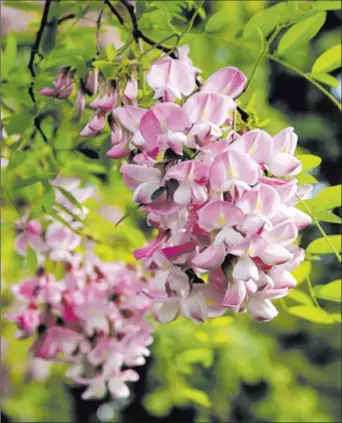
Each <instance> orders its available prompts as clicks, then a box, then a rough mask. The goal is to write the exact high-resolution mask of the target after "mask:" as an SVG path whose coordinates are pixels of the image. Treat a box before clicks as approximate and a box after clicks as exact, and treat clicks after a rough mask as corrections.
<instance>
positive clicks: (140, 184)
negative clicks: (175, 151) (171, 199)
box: [120, 164, 162, 204]
mask: <svg viewBox="0 0 342 423" xmlns="http://www.w3.org/2000/svg"><path fill="white" fill-rule="evenodd" d="M120 172H121V173H122V174H123V178H124V181H125V182H126V184H127V185H128V186H129V187H130V188H131V189H133V190H135V191H134V196H133V200H134V202H136V203H138V204H147V203H149V202H151V201H152V198H151V197H152V195H153V193H154V192H155V191H156V190H157V189H159V188H160V187H161V183H162V182H161V181H162V173H161V171H160V170H159V169H157V168H154V167H148V166H140V165H136V164H126V165H123V166H121V168H120Z"/></svg>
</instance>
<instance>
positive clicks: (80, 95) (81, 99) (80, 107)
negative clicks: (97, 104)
mask: <svg viewBox="0 0 342 423" xmlns="http://www.w3.org/2000/svg"><path fill="white" fill-rule="evenodd" d="M85 103H86V101H85V92H84V90H83V88H79V89H78V91H77V95H76V100H75V108H76V119H77V120H80V119H81V117H82V115H83V112H84V108H85Z"/></svg>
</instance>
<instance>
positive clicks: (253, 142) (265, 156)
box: [231, 129, 273, 165]
mask: <svg viewBox="0 0 342 423" xmlns="http://www.w3.org/2000/svg"><path fill="white" fill-rule="evenodd" d="M231 146H232V148H237V149H239V150H242V151H243V152H244V153H246V154H248V155H249V156H250V157H251V158H252V159H253V160H255V161H256V162H257V163H259V164H261V165H264V164H265V163H266V162H268V161H269V160H270V157H271V154H272V149H273V140H272V137H271V136H270V135H269V134H268V133H267V132H265V131H262V130H260V129H254V130H252V131H249V132H246V133H244V134H243V135H242V136H240V137H238V138H237V139H236V140H235V141H234V142H233V143H232V144H231Z"/></svg>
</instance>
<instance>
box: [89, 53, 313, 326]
mask: <svg viewBox="0 0 342 423" xmlns="http://www.w3.org/2000/svg"><path fill="white" fill-rule="evenodd" d="M187 54H188V48H187V46H183V47H182V48H181V49H179V51H178V58H177V59H175V58H172V57H169V56H167V57H164V58H162V59H160V60H158V61H156V62H155V63H153V64H152V66H151V68H150V69H149V71H148V73H147V75H146V81H147V83H148V84H149V85H150V87H151V88H152V89H153V91H154V100H155V103H154V104H153V105H152V107H151V108H150V109H145V108H141V107H139V106H137V105H133V104H124V105H122V106H121V107H114V108H113V109H111V107H112V106H113V105H115V104H116V101H113V102H112V103H111V104H110V106H111V107H109V106H108V108H107V107H104V106H103V105H101V104H100V103H101V100H100V101H99V104H98V109H99V113H102V114H103V113H106V114H107V113H108V114H109V117H110V119H109V121H110V124H111V131H112V144H113V146H112V148H111V149H110V150H109V151H108V153H107V155H108V156H109V157H111V158H116V159H120V158H124V157H128V159H129V163H128V164H124V165H123V166H122V167H121V169H120V170H121V173H122V175H123V178H124V181H125V183H126V184H127V186H128V187H129V188H130V189H132V191H134V194H133V200H134V202H135V203H137V204H138V205H140V206H141V208H142V210H143V211H145V212H147V220H148V223H149V224H150V225H151V226H152V227H154V228H155V229H157V230H158V235H157V237H156V238H155V239H154V240H153V241H152V242H151V243H150V245H148V246H147V247H144V248H142V249H140V250H137V251H135V252H134V255H135V257H136V259H142V260H143V261H144V268H145V270H146V271H149V272H152V278H151V279H150V281H149V285H148V288H147V289H145V290H144V294H145V295H146V296H147V297H148V298H150V299H151V300H152V301H153V302H154V303H155V306H154V312H153V313H154V316H155V317H156V319H157V320H158V321H160V322H170V321H172V320H174V319H175V318H177V316H178V315H182V316H184V317H188V318H191V319H193V321H195V322H198V321H199V322H202V321H204V320H205V319H206V318H207V317H213V316H218V315H221V314H223V313H224V312H225V311H226V309H227V308H231V309H233V310H234V311H235V312H243V311H247V312H248V313H249V314H250V315H251V316H252V317H253V318H255V319H259V320H265V321H267V320H271V319H272V318H274V317H275V316H276V315H277V313H278V312H277V310H276V308H275V307H274V305H273V304H272V302H271V300H273V299H276V298H281V297H283V296H285V295H286V294H287V292H288V290H289V289H291V288H292V287H293V286H294V285H295V283H296V281H295V279H294V278H293V276H292V275H291V273H290V272H291V270H293V269H294V268H295V267H296V266H298V264H299V263H300V262H301V261H302V260H303V259H304V252H303V250H302V249H300V248H299V247H297V246H296V245H294V241H295V239H296V238H297V235H298V231H299V230H301V229H302V228H304V227H305V226H306V225H308V224H309V223H310V221H311V220H310V217H309V216H308V215H306V214H305V213H303V212H301V211H299V210H297V209H296V208H295V207H294V206H295V205H296V203H297V202H298V201H300V199H302V198H306V197H307V196H308V195H309V193H310V189H311V187H310V186H307V185H304V186H298V182H297V180H296V179H293V178H291V177H292V176H293V175H296V174H298V173H300V172H301V162H300V161H299V160H298V159H297V158H295V157H294V152H295V149H296V145H297V135H296V134H295V132H294V130H293V128H291V127H289V128H286V129H284V130H283V131H281V132H279V133H278V134H276V135H275V136H273V137H272V136H270V135H269V134H268V133H266V132H265V131H262V130H260V129H254V130H249V131H245V130H244V129H243V128H240V129H238V130H237V128H236V125H237V122H236V111H237V108H238V106H237V102H236V98H237V97H238V96H240V95H241V94H242V92H243V90H244V88H245V85H246V82H247V78H246V76H245V75H244V74H243V73H242V72H241V71H239V70H238V69H236V68H234V67H226V68H223V69H221V70H219V71H217V72H215V73H214V74H213V75H211V76H210V77H209V78H208V79H207V80H206V81H205V82H204V84H203V85H201V84H200V83H199V81H198V79H197V75H198V69H196V68H194V67H193V64H192V62H191V61H190V59H189V58H188V56H187ZM198 86H200V88H197V87H198ZM134 94H136V85H135V90H134ZM111 95H112V96H113V97H115V95H116V94H115V90H114V91H113V92H112V93H111ZM106 100H107V99H106ZM106 105H107V103H106ZM99 128H100V126H97V127H96V128H95V129H96V130H99ZM93 129H94V125H93V121H91V122H89V123H88V125H87V127H86V131H87V135H90V134H92V133H94V131H93ZM84 131H85V130H83V131H82V132H81V135H84ZM203 274H206V276H205V277H206V278H207V283H204V280H203V279H205V278H204V277H203V278H202V277H201V276H202V275H203Z"/></svg>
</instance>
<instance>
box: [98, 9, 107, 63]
mask: <svg viewBox="0 0 342 423" xmlns="http://www.w3.org/2000/svg"><path fill="white" fill-rule="evenodd" d="M105 4H106V1H104V2H103V3H102V6H101V10H100V13H99V15H98V17H97V19H96V55H97V56H98V55H99V54H100V39H99V38H100V30H101V21H102V16H103V9H104V5H105Z"/></svg>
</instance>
